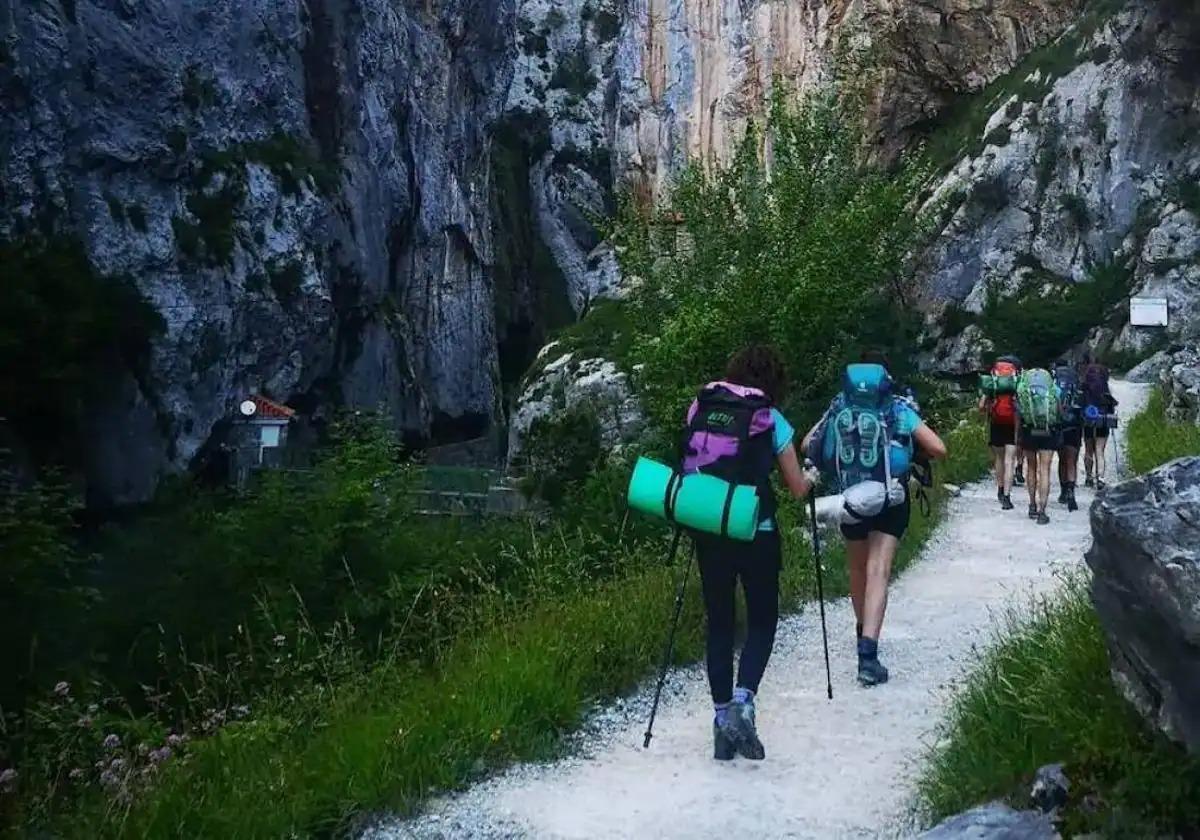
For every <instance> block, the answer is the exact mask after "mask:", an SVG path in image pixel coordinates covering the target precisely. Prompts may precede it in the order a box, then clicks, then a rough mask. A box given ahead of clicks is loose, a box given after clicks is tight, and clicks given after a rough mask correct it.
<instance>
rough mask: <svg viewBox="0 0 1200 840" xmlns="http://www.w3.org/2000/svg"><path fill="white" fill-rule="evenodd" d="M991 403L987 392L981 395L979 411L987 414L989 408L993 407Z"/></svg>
mask: <svg viewBox="0 0 1200 840" xmlns="http://www.w3.org/2000/svg"><path fill="white" fill-rule="evenodd" d="M990 403H991V400H990V399H989V398H988V396H987V394H983V395H981V396H980V397H979V413H980V414H987V413H988V409H989V408H991V405H990Z"/></svg>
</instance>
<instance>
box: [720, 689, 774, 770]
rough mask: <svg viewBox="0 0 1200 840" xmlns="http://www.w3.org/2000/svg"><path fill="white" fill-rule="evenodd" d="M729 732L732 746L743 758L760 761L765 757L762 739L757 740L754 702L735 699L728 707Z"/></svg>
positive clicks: (765, 752)
mask: <svg viewBox="0 0 1200 840" xmlns="http://www.w3.org/2000/svg"><path fill="white" fill-rule="evenodd" d="M728 729H729V734H730V736H731V740H732V742H733V748H734V749H735V750H737V752H738V754H739V755H741V756H742V757H743V758H749V759H750V760H752V761H761V760H762V759H764V758H766V756H767V751H766V750H765V749H764V748H763V745H762V741H760V740H758V728H757V727H756V726H755V725H754V704H753V703H738V702H737V701H736V700H735V701H734V702H733V704H732V705H731V706H730V707H729V727H728Z"/></svg>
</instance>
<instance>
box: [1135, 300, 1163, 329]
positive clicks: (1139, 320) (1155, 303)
mask: <svg viewBox="0 0 1200 840" xmlns="http://www.w3.org/2000/svg"><path fill="white" fill-rule="evenodd" d="M1129 323H1130V325H1131V326H1134V327H1165V326H1167V299H1166V298H1165V297H1131V298H1130V299H1129Z"/></svg>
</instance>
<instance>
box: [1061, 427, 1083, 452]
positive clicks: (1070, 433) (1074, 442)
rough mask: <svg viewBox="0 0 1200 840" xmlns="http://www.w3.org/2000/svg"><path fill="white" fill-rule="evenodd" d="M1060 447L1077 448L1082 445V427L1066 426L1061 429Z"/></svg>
mask: <svg viewBox="0 0 1200 840" xmlns="http://www.w3.org/2000/svg"><path fill="white" fill-rule="evenodd" d="M1059 444H1060V447H1061V448H1062V449H1066V448H1068V447H1069V448H1071V449H1079V448H1080V447H1081V446H1083V427H1082V426H1068V427H1067V428H1065V429H1063V430H1062V438H1061V440H1059Z"/></svg>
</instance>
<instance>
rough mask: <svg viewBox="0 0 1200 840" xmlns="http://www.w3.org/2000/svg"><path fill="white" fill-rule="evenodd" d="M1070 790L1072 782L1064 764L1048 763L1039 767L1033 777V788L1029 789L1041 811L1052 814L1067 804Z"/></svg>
mask: <svg viewBox="0 0 1200 840" xmlns="http://www.w3.org/2000/svg"><path fill="white" fill-rule="evenodd" d="M1070 792H1071V782H1070V780H1069V779H1067V774H1066V773H1064V772H1063V766H1062V765H1061V764H1047V765H1046V766H1045V767H1040V768H1038V771H1037V775H1036V776H1035V777H1034V779H1033V788H1032V789H1031V790H1030V791H1029V799H1030V801H1032V802H1033V804H1034V806H1035V807H1036V808H1037V809H1038V810H1039V811H1041V812H1042V813H1044V814H1050V813H1053V812H1056V811H1057V810H1058V809H1059V808H1061V807H1062V806H1064V805H1066V804H1067V795H1068V794H1069V793H1070Z"/></svg>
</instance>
